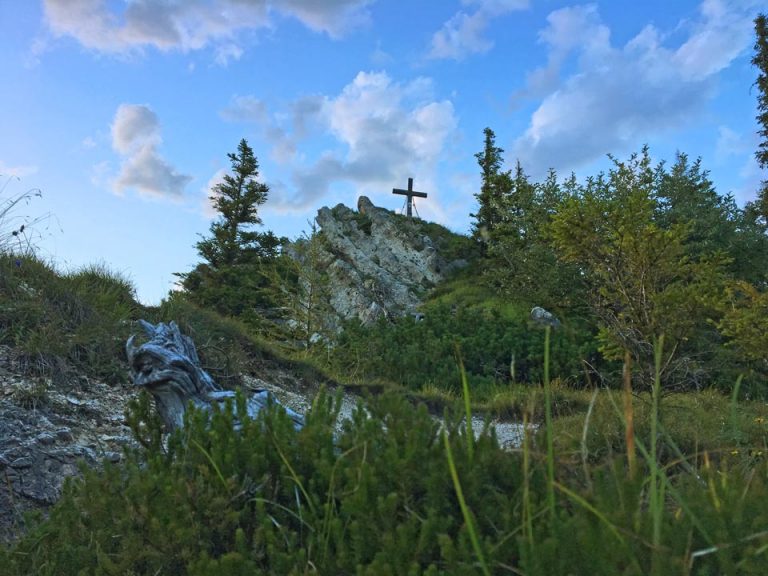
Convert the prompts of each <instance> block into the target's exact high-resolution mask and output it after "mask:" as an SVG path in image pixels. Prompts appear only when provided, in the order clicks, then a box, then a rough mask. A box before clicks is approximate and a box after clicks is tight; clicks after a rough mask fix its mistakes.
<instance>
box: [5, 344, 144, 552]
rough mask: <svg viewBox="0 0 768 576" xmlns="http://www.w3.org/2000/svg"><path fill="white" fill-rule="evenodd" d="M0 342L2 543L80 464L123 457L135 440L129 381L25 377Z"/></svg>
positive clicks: (44, 506) (57, 493)
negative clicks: (129, 421) (68, 382)
mask: <svg viewBox="0 0 768 576" xmlns="http://www.w3.org/2000/svg"><path fill="white" fill-rule="evenodd" d="M12 352H13V351H12V350H11V349H10V348H8V347H6V346H0V542H3V541H6V540H10V539H11V538H12V537H14V536H18V535H19V534H20V533H21V531H22V530H23V527H24V514H25V513H26V512H29V511H33V510H43V511H45V510H46V509H48V508H49V507H50V506H51V505H52V504H54V503H55V502H56V501H57V500H58V499H59V496H60V495H61V489H62V487H63V485H64V481H65V480H66V478H68V477H70V476H76V475H78V474H79V465H80V463H81V462H82V463H84V464H86V465H87V466H98V465H100V463H101V462H103V461H104V460H105V459H106V460H108V461H112V462H117V461H119V460H120V459H121V456H122V452H123V451H122V448H123V447H124V446H125V445H126V444H128V443H131V442H132V441H133V440H132V435H131V432H130V429H129V428H128V427H127V426H126V425H125V422H124V420H125V417H124V412H125V408H126V406H127V402H128V399H129V396H130V391H129V389H128V388H127V387H122V386H115V387H112V386H108V385H106V384H105V383H103V382H98V381H94V380H91V379H88V378H85V377H80V378H79V379H78V380H77V382H76V383H74V384H73V385H72V386H70V389H69V390H66V391H62V390H60V389H56V387H54V386H53V384H52V382H51V380H50V379H43V378H33V379H30V378H25V377H21V376H20V375H19V374H18V370H17V369H16V367H15V366H14V358H13V353H12Z"/></svg>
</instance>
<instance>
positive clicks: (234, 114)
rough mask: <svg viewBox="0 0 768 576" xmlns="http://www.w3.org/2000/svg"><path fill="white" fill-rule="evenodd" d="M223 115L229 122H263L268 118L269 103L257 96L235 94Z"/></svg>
mask: <svg viewBox="0 0 768 576" xmlns="http://www.w3.org/2000/svg"><path fill="white" fill-rule="evenodd" d="M221 116H222V118H224V119H225V120H228V121H229V122H255V123H257V124H261V123H263V122H265V121H266V120H267V105H266V104H265V103H264V101H262V100H261V99H259V98H256V96H250V95H248V96H233V97H232V101H231V103H230V105H229V106H227V107H226V108H225V109H224V110H222V112H221Z"/></svg>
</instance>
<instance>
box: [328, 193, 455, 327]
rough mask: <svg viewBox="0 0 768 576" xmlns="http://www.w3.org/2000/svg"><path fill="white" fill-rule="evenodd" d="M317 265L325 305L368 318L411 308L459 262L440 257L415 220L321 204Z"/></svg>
mask: <svg viewBox="0 0 768 576" xmlns="http://www.w3.org/2000/svg"><path fill="white" fill-rule="evenodd" d="M316 222H317V225H318V226H319V228H320V232H321V238H322V250H321V256H320V258H319V264H320V266H322V267H323V268H324V270H326V271H327V274H328V286H329V294H330V296H329V301H330V306H331V308H332V309H333V311H334V312H335V314H336V315H337V316H338V318H339V319H344V320H348V319H352V318H358V319H359V320H361V321H362V322H364V323H369V322H373V321H375V320H377V319H378V318H380V317H382V316H384V317H387V318H395V317H399V316H405V315H408V314H412V313H415V312H416V309H417V307H418V306H419V303H420V302H421V300H422V298H423V296H424V294H425V293H426V292H427V291H428V290H429V289H430V288H432V287H434V286H435V285H436V284H438V283H439V282H440V281H441V280H443V279H444V277H445V275H446V273H448V272H449V271H450V270H453V269H455V268H457V267H459V266H461V265H462V264H463V262H461V261H446V259H445V258H444V257H442V256H441V254H440V252H439V250H438V249H437V247H436V245H435V242H434V241H433V239H432V238H430V236H429V235H428V234H427V233H426V232H425V230H424V226H423V225H422V223H421V222H420V221H419V220H418V219H414V220H409V219H407V218H406V217H404V216H400V215H397V214H394V213H393V212H390V211H389V210H386V209H384V208H379V207H376V206H374V205H373V203H372V202H371V201H370V200H369V199H368V198H367V197H365V196H361V197H360V199H359V200H358V205H357V211H355V210H352V209H351V208H348V207H347V206H344V205H343V204H339V205H338V206H336V207H335V208H327V207H326V208H321V209H320V210H319V212H318V214H317V219H316Z"/></svg>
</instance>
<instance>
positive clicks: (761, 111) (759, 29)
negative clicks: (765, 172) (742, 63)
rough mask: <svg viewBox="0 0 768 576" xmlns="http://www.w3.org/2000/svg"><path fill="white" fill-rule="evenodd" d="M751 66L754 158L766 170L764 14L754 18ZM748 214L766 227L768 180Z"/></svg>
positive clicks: (767, 49)
mask: <svg viewBox="0 0 768 576" xmlns="http://www.w3.org/2000/svg"><path fill="white" fill-rule="evenodd" d="M752 64H753V65H754V66H756V67H757V70H758V73H757V80H755V86H757V90H758V96H757V122H758V124H759V125H760V129H759V130H758V131H757V133H758V134H759V135H760V137H761V141H760V143H759V144H758V146H757V152H755V157H756V158H757V163H758V164H759V165H760V168H763V169H765V168H768V21H766V16H765V14H759V15H758V16H757V18H755V55H754V56H753V57H752ZM747 210H748V212H751V213H752V214H754V216H755V217H756V218H760V219H762V221H763V222H762V223H763V224H764V225H767V226H768V180H765V181H763V183H762V186H761V188H760V191H759V192H758V194H757V200H756V201H755V202H752V203H750V205H749V206H748V207H747Z"/></svg>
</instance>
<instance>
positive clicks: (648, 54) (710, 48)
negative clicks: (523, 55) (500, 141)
mask: <svg viewBox="0 0 768 576" xmlns="http://www.w3.org/2000/svg"><path fill="white" fill-rule="evenodd" d="M547 22H548V25H547V27H546V28H545V29H544V30H542V31H541V33H540V35H539V36H540V40H541V42H542V43H544V44H545V45H546V46H547V48H548V62H547V65H546V66H545V67H543V68H541V69H538V70H535V71H534V72H533V73H532V74H531V75H530V76H529V86H528V88H529V90H530V92H531V93H535V92H537V91H540V90H546V91H547V93H546V95H545V96H544V98H543V101H542V102H541V104H540V105H539V106H538V108H537V109H536V110H535V111H534V112H533V114H532V116H531V120H530V124H529V126H528V128H527V130H526V131H525V133H524V134H523V135H522V136H520V137H519V138H518V139H517V140H516V141H515V142H514V144H513V146H512V150H511V152H512V155H513V157H517V158H518V159H520V161H521V162H522V163H523V165H524V167H525V168H526V170H527V171H528V172H530V173H531V174H532V175H534V176H540V175H542V174H543V173H544V172H545V171H546V170H547V169H548V168H550V167H554V168H557V169H558V170H561V171H562V170H570V169H574V168H577V167H578V166H580V165H583V164H585V163H587V162H590V161H592V160H595V159H597V158H600V157H603V156H604V155H605V154H607V153H608V152H614V153H615V152H617V151H621V150H626V149H627V148H628V147H632V146H637V145H638V144H639V143H642V141H643V139H645V138H647V137H648V135H649V134H651V133H657V132H658V131H660V130H665V129H671V128H675V127H678V126H681V125H683V124H685V123H686V122H687V121H689V120H690V119H691V118H693V117H694V115H695V114H696V113H697V112H699V111H700V110H701V109H702V108H703V106H704V104H705V103H706V102H707V101H708V100H709V98H710V97H711V96H712V94H713V88H714V82H715V80H716V73H717V72H719V71H720V70H722V69H723V68H725V67H727V66H728V65H730V63H731V62H732V61H733V60H734V59H735V58H736V57H737V56H739V54H741V53H743V52H744V50H746V49H748V48H749V45H750V43H751V26H752V22H751V13H749V12H748V11H747V10H746V9H741V10H739V9H736V8H734V7H733V6H731V7H729V9H728V10H726V9H725V5H724V4H723V2H722V1H721V0H706V1H705V2H703V3H702V5H701V8H700V14H699V16H698V19H697V20H695V21H691V22H686V23H685V25H681V28H682V29H684V30H685V34H686V38H685V39H684V41H683V42H682V43H681V44H679V45H677V46H667V45H665V34H664V33H662V31H660V30H658V29H657V28H655V27H654V26H652V25H649V26H646V27H645V28H644V29H643V30H641V31H640V32H639V33H638V34H637V35H636V36H635V37H634V38H632V39H630V40H629V41H628V42H627V43H626V44H625V45H624V46H614V45H613V44H612V43H611V38H610V30H609V28H608V27H607V26H606V25H605V24H603V23H602V21H601V19H600V16H599V14H598V11H597V8H596V6H594V5H587V6H578V7H569V8H563V9H560V10H556V11H554V12H552V13H551V14H550V15H549V17H548V18H547ZM573 55H575V57H576V67H577V70H576V72H575V73H574V74H572V75H571V76H569V77H568V78H566V79H564V80H562V81H561V80H560V79H559V76H560V73H561V70H560V68H561V65H562V63H563V62H564V61H565V59H566V58H568V57H570V56H573Z"/></svg>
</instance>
